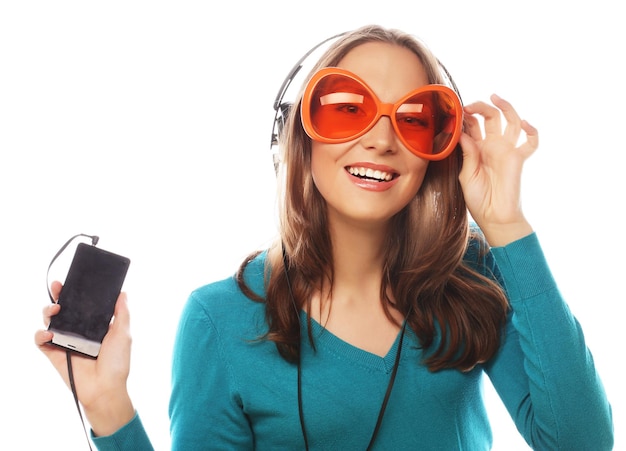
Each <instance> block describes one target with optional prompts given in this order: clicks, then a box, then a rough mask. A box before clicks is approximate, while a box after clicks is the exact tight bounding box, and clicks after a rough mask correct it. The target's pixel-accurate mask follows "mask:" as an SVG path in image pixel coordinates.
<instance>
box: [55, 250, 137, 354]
mask: <svg viewBox="0 0 626 451" xmlns="http://www.w3.org/2000/svg"><path fill="white" fill-rule="evenodd" d="M129 265H130V260H129V259H128V258H127V257H123V256H121V255H117V254H114V253H112V252H109V251H106V250H104V249H100V248H97V247H95V246H91V245H87V244H85V243H79V244H78V246H77V247H76V252H75V254H74V258H73V260H72V263H71V265H70V269H69V271H68V273H67V277H66V279H65V283H64V284H63V288H62V289H61V293H60V295H59V301H58V302H59V304H60V305H61V311H60V312H59V314H58V315H56V316H54V317H52V319H51V322H50V326H49V329H50V330H53V331H54V333H55V336H56V335H57V334H58V335H60V336H65V337H82V339H84V340H86V341H88V342H94V343H95V344H97V349H98V350H99V344H100V343H101V342H102V339H103V338H104V336H105V335H106V333H107V331H108V329H109V323H110V322H111V318H112V317H113V312H114V310H115V302H116V301H117V297H118V296H119V294H120V291H121V289H122V285H123V284H124V279H125V278H126V274H127V271H128V267H129ZM67 340H68V343H65V342H57V341H56V340H54V339H53V343H55V344H58V345H61V346H64V347H68V348H70V349H74V350H76V351H79V352H84V353H86V354H90V355H92V354H93V353H94V352H85V350H84V349H81V347H82V345H81V344H80V342H81V341H82V340H77V342H76V343H72V339H71V338H68V339H67ZM96 355H97V352H96Z"/></svg>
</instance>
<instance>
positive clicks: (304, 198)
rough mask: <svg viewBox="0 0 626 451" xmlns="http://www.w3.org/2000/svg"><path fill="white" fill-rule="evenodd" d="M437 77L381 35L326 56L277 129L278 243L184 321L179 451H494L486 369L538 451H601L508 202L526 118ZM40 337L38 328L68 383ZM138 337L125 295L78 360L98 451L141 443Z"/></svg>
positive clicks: (586, 368)
mask: <svg viewBox="0 0 626 451" xmlns="http://www.w3.org/2000/svg"><path fill="white" fill-rule="evenodd" d="M442 72H443V71H442V68H441V67H440V65H439V64H438V62H437V60H436V58H435V57H434V56H433V55H432V54H431V53H430V52H429V51H428V50H427V49H426V48H425V47H424V46H423V45H422V44H421V43H419V42H417V41H416V40H415V39H414V38H412V37H411V36H409V35H406V34H404V33H401V32H399V31H394V30H386V29H383V28H380V27H376V26H372V27H364V28H361V29H358V30H355V31H354V32H351V33H348V34H346V35H344V36H342V37H341V38H340V39H339V40H338V41H337V42H335V43H334V44H333V45H332V46H331V48H330V49H329V50H328V51H327V52H326V53H325V54H324V55H323V56H322V57H321V58H320V60H319V61H318V63H317V65H316V67H314V68H313V70H312V72H311V74H310V75H309V77H308V79H307V83H306V84H305V87H304V89H303V91H302V92H301V93H300V96H299V97H298V102H297V103H296V105H297V108H294V110H293V111H292V112H291V114H290V116H289V119H288V121H287V123H286V126H285V130H284V134H283V136H282V139H281V149H282V152H283V155H282V163H281V171H282V173H281V177H279V180H280V181H281V182H280V183H281V185H282V186H281V188H282V190H281V196H280V206H281V210H280V213H281V218H280V219H281V233H280V237H279V239H278V240H277V241H276V243H275V244H274V245H273V246H272V247H271V248H270V249H268V250H267V251H263V252H257V253H254V254H252V255H251V256H250V257H249V258H248V259H246V261H245V262H243V264H242V265H241V267H240V269H239V271H238V272H237V274H236V276H235V277H233V278H229V279H226V280H223V281H219V282H216V283H213V284H210V285H207V286H205V287H201V288H199V289H198V290H196V291H194V292H193V293H192V294H191V296H190V298H189V301H188V303H187V305H186V307H185V310H184V312H183V315H182V317H181V320H180V325H179V330H178V333H177V338H176V345H175V349H174V359H173V379H172V395H171V401H170V417H171V436H172V446H173V448H174V449H182V450H190V449H193V450H197V449H228V450H233V449H253V448H254V449H271V450H279V449H285V450H287V449H288V450H293V449H355V450H362V449H369V448H371V449H445V450H451V449H468V450H478V449H489V448H490V446H491V430H490V427H489V424H488V418H487V414H486V411H485V408H484V405H483V402H482V399H481V377H482V376H483V374H487V375H488V376H489V377H490V379H491V380H492V382H493V384H494V386H495V388H496V390H497V391H498V393H499V395H500V397H501V398H502V400H503V402H504V404H505V405H506V407H507V409H508V411H509V412H510V414H511V416H512V417H513V420H514V421H515V423H516V425H517V427H518V429H519V431H520V433H521V434H522V435H523V437H524V438H525V440H526V441H527V442H528V443H529V445H530V446H531V447H533V448H535V449H568V450H573V449H594V450H601V449H610V448H611V447H612V443H613V431H612V419H611V410H610V405H609V403H608V401H607V399H606V397H605V394H604V390H603V387H602V384H601V382H600V380H599V377H598V375H597V374H596V371H595V368H594V366H593V361H592V359H591V358H590V354H589V351H588V349H587V348H586V346H585V342H584V337H583V334H582V331H581V330H580V327H579V325H578V323H577V322H576V320H575V319H574V318H573V316H572V315H571V313H570V312H569V310H568V308H567V306H566V304H565V303H564V301H563V300H562V299H561V296H560V294H559V292H558V289H557V286H556V284H555V282H554V281H553V279H552V276H551V274H550V271H549V268H548V266H547V264H546V262H545V259H544V257H543V254H542V251H541V248H540V246H539V243H538V240H537V237H536V235H535V234H534V233H533V229H532V227H531V225H530V224H529V223H528V221H527V220H526V218H525V217H524V215H523V212H522V210H521V207H520V179H521V169H522V165H523V163H524V161H525V160H526V158H528V156H530V155H531V154H532V153H533V152H534V150H535V149H536V148H537V145H538V136H537V131H536V130H535V129H534V128H533V127H532V126H531V125H529V124H528V123H527V122H526V121H523V120H521V119H520V118H519V116H518V114H517V113H516V111H515V110H514V108H513V107H512V106H511V105H510V104H509V103H508V102H506V101H505V100H503V99H501V98H499V97H497V96H495V95H494V96H492V98H491V100H492V102H493V105H488V104H486V103H483V102H477V103H474V104H471V105H467V106H465V107H462V106H461V104H460V101H459V99H458V97H457V96H456V94H455V93H454V91H452V90H451V89H449V88H445V87H444V88H441V87H440V85H443V84H445V82H446V79H445V78H444V76H443V75H442ZM502 116H503V117H504V119H505V124H504V129H503V127H502V122H501V118H502ZM478 117H482V118H483V119H484V130H482V129H481V127H480V125H479V120H478ZM463 123H464V131H461V125H462V124H463ZM522 132H524V133H525V135H526V140H525V142H524V143H523V144H521V145H519V146H518V145H517V143H518V138H519V137H520V134H521V133H522ZM457 143H458V144H459V146H457ZM467 210H469V213H470V214H471V217H472V218H473V220H474V221H475V222H476V224H477V227H473V226H470V224H469V222H468V215H467ZM59 290H60V285H59V284H54V286H53V291H54V292H55V293H58V291H59ZM58 310H59V306H58V305H53V306H51V307H49V308H48V309H47V310H46V312H45V314H44V315H45V317H46V321H48V320H49V317H50V316H51V315H54V314H56V313H57V312H58ZM50 338H51V334H50V332H46V331H39V332H37V334H36V338H35V339H36V343H37V345H38V346H39V347H40V348H41V349H42V351H43V352H44V353H45V354H46V355H47V356H48V357H49V358H50V359H51V360H52V362H53V364H54V365H55V367H56V368H57V369H58V370H59V372H60V373H61V374H62V375H63V376H64V377H65V379H66V380H67V374H66V373H67V371H66V362H65V354H64V353H61V352H59V351H58V350H56V349H52V348H51V347H48V346H47V345H46V343H47V342H48V341H49V340H50ZM129 349H130V336H129V333H128V311H127V308H126V303H125V295H123V294H122V295H121V296H120V299H119V300H118V305H117V310H116V315H115V320H114V322H113V323H112V326H111V329H110V331H109V333H108V334H107V336H106V337H105V341H104V342H103V345H102V348H101V354H100V357H99V358H98V360H97V361H91V360H83V359H78V358H75V359H73V362H74V377H75V380H76V387H77V393H78V398H79V400H80V401H81V403H82V405H83V407H84V411H85V414H86V416H87V419H88V421H89V423H90V425H91V427H92V432H93V436H94V443H95V444H96V445H97V446H98V447H99V448H101V449H109V448H111V447H116V448H115V449H150V447H151V445H150V443H149V439H148V438H147V436H146V435H145V432H144V430H143V427H142V426H141V422H140V419H139V416H138V415H137V414H136V412H135V409H134V407H133V405H132V402H131V399H130V396H129V395H128V392H127V390H126V378H127V376H128V372H129V365H130V363H129V360H130V359H129Z"/></svg>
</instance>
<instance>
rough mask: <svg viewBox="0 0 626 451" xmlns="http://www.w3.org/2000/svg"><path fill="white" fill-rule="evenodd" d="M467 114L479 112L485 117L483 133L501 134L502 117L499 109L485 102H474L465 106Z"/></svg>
mask: <svg viewBox="0 0 626 451" xmlns="http://www.w3.org/2000/svg"><path fill="white" fill-rule="evenodd" d="M465 112H466V113H468V114H479V115H481V116H482V117H483V118H484V119H485V121H484V122H485V134H487V135H501V134H502V122H501V121H502V118H501V113H500V110H499V109H497V108H496V107H494V106H491V105H488V104H486V103H485V102H474V103H472V104H470V105H467V106H466V107H465Z"/></svg>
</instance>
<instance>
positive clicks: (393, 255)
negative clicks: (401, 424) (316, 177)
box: [236, 25, 508, 371]
mask: <svg viewBox="0 0 626 451" xmlns="http://www.w3.org/2000/svg"><path fill="white" fill-rule="evenodd" d="M367 42H384V43H389V44H392V45H398V46H401V47H404V48H407V49H409V50H410V51H412V52H413V53H414V54H415V55H417V56H418V58H419V59H420V61H421V62H422V64H423V66H424V68H425V69H426V73H427V75H428V80H429V82H430V83H439V84H450V83H451V80H449V79H447V77H446V75H447V72H445V69H443V67H442V66H441V64H440V63H439V62H438V60H437V59H436V57H435V56H434V55H433V54H432V53H431V52H430V50H429V49H428V48H427V47H426V46H425V45H424V44H423V43H422V42H420V41H419V40H417V39H416V38H415V37H414V36H412V35H409V34H406V33H404V32H401V31H399V30H395V29H386V28H383V27H380V26H375V25H370V26H366V27H362V28H359V29H357V30H354V31H352V32H350V33H347V34H345V35H343V36H342V37H340V38H339V39H338V40H337V41H335V43H334V44H333V45H332V46H330V47H329V49H328V50H327V51H326V52H325V53H324V55H323V56H322V57H321V58H320V59H319V61H318V62H317V64H316V65H315V67H313V69H312V70H311V73H310V74H309V75H308V77H307V80H308V79H309V78H310V77H311V76H312V74H313V73H314V72H316V71H317V70H319V69H320V68H322V67H329V66H336V65H337V64H338V63H339V62H340V60H341V59H342V58H343V57H344V56H345V55H346V54H347V53H348V52H350V50H352V49H353V48H355V47H357V46H359V45H362V44H364V43H367ZM304 85H306V81H305V83H304ZM301 98H302V90H301V91H300V93H299V95H298V97H297V101H296V103H295V105H297V106H294V107H293V108H292V111H291V112H290V115H289V117H288V119H287V122H286V124H285V127H284V129H283V133H282V136H281V137H280V142H281V146H280V148H281V153H282V155H281V161H282V163H281V169H280V173H279V195H278V210H279V220H280V233H279V237H278V239H277V240H276V242H275V243H274V244H273V245H272V246H271V247H270V249H269V251H268V257H267V265H266V283H265V286H266V293H265V296H261V295H259V294H257V293H254V292H253V291H252V290H251V289H250V288H249V287H248V286H247V285H246V283H245V281H244V277H243V275H244V271H245V268H246V266H247V264H248V262H249V261H250V260H251V259H252V258H254V257H255V256H256V255H258V253H259V252H258V251H257V252H255V253H253V254H251V255H249V256H248V258H246V260H245V261H244V262H243V263H242V264H241V266H240V268H239V270H238V272H237V275H236V278H237V281H238V284H239V286H240V288H241V290H242V291H243V292H244V294H246V296H248V297H249V298H251V299H253V300H255V301H258V302H264V303H265V304H266V320H267V323H268V331H267V333H266V335H265V336H264V337H263V338H265V339H268V340H271V341H273V342H274V343H275V344H276V347H277V349H278V351H279V353H280V355H281V356H282V357H283V358H285V359H286V360H287V361H290V362H296V361H297V359H298V358H299V352H300V347H299V344H300V340H301V327H300V319H299V312H300V311H301V310H302V309H304V310H305V311H307V312H308V313H309V318H310V307H311V298H312V296H313V294H314V293H315V291H316V290H319V289H321V288H322V286H325V287H329V286H330V287H332V283H333V276H334V268H333V255H332V244H331V237H330V234H329V230H328V225H327V214H326V202H325V200H324V198H323V197H322V196H321V194H320V193H319V191H318V190H317V188H316V187H315V184H314V182H313V178H312V174H311V140H310V138H309V137H308V136H307V135H306V133H305V131H304V129H303V128H302V124H301V121H300V107H299V105H300V100H301ZM461 165H462V153H461V151H460V148H459V146H457V149H455V151H454V152H453V153H452V154H451V155H450V156H449V157H448V158H446V159H444V160H442V161H433V162H430V163H429V165H428V169H427V172H426V175H425V178H424V181H423V183H422V186H421V187H420V189H419V191H418V192H417V194H416V196H415V197H414V198H413V199H412V200H411V202H410V203H409V204H408V205H407V206H406V207H405V208H404V209H403V210H401V211H400V212H399V213H397V214H396V215H395V216H394V217H393V218H392V219H391V225H390V233H388V234H387V238H386V240H387V242H386V243H385V246H384V249H386V251H385V256H384V266H383V278H382V286H381V292H380V296H381V299H382V302H383V307H384V310H385V312H386V314H387V317H388V318H389V319H390V320H391V321H394V320H393V318H392V316H391V313H390V308H391V307H394V308H395V309H397V310H398V311H400V312H401V313H402V314H403V315H404V316H405V317H406V318H407V323H408V325H409V326H410V327H411V328H412V329H413V331H414V332H415V334H416V335H417V337H418V339H419V341H420V344H421V346H422V348H423V349H424V351H425V358H424V362H423V363H424V364H425V365H427V366H428V368H429V369H430V370H431V371H437V370H441V369H444V368H457V369H459V370H462V371H466V370H469V369H471V368H473V367H474V366H475V365H476V364H478V363H480V362H485V361H487V360H488V359H489V358H491V357H492V356H493V355H494V354H495V352H496V351H497V349H498V348H499V345H500V338H501V334H502V329H503V327H504V324H505V321H506V315H507V310H508V302H507V299H506V296H505V294H504V292H503V290H502V288H501V287H500V286H499V285H498V284H497V283H496V282H494V281H493V280H492V279H491V278H488V277H485V276H483V275H482V274H481V273H479V272H478V271H476V270H475V269H473V267H472V266H471V265H469V264H468V263H467V262H465V261H464V256H465V254H466V251H467V249H468V244H469V242H470V241H471V240H478V242H479V243H481V248H482V249H483V250H485V251H486V249H487V246H486V243H484V240H483V239H482V238H481V236H480V235H477V234H476V233H474V232H473V231H472V229H471V228H470V224H469V219H468V213H467V209H466V205H465V200H464V198H463V193H462V191H461V186H460V183H459V180H458V176H459V172H460V170H461ZM285 264H286V267H285ZM388 292H391V293H393V298H394V299H395V303H392V301H391V300H390V298H389V297H388V296H387V293H388ZM309 321H310V319H309ZM308 338H309V340H310V341H311V343H312V345H313V346H315V345H314V343H313V337H312V334H311V324H310V322H309V325H308Z"/></svg>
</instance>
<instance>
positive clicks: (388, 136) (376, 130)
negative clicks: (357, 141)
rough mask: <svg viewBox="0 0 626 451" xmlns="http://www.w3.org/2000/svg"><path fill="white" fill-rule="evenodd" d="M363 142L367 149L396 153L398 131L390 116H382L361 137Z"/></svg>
mask: <svg viewBox="0 0 626 451" xmlns="http://www.w3.org/2000/svg"><path fill="white" fill-rule="evenodd" d="M361 143H362V144H363V146H364V147H365V148H366V149H371V150H374V151H379V152H385V153H395V152H396V144H395V143H396V132H395V130H394V128H393V125H392V123H391V119H390V118H389V117H388V116H382V117H380V118H379V119H378V121H377V122H376V123H375V124H374V126H373V127H372V128H370V129H369V130H368V131H367V133H365V134H364V135H363V136H362V137H361Z"/></svg>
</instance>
